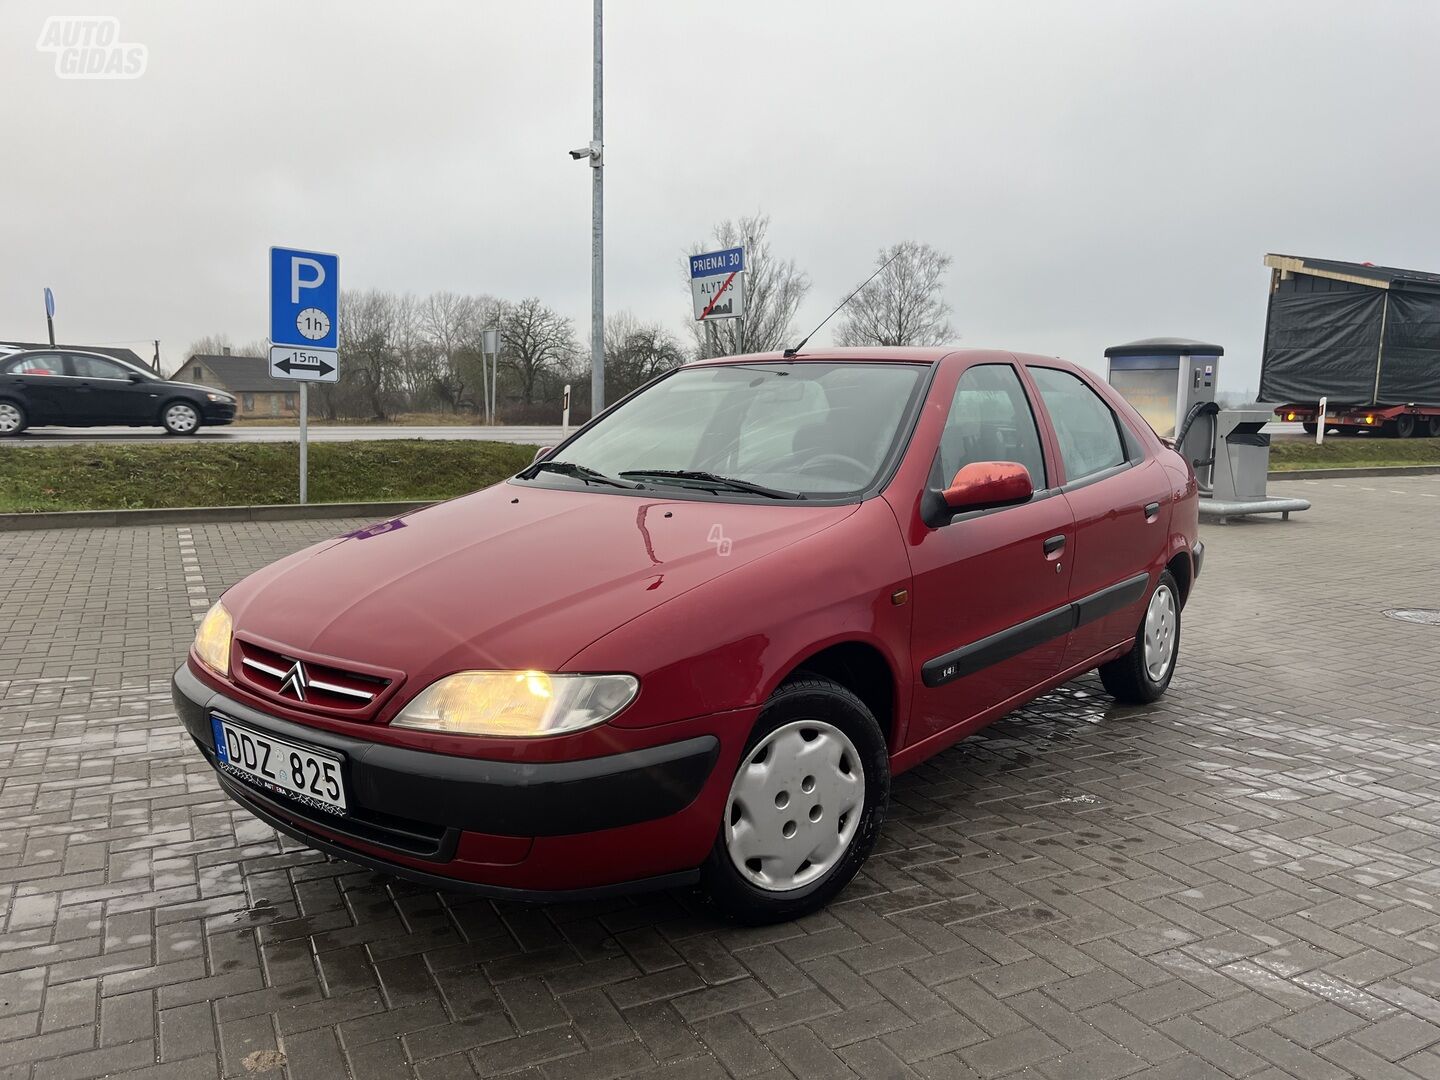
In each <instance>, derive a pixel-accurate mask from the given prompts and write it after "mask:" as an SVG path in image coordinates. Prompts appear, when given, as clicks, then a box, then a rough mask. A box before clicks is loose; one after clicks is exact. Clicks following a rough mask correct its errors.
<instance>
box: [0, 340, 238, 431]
mask: <svg viewBox="0 0 1440 1080" xmlns="http://www.w3.org/2000/svg"><path fill="white" fill-rule="evenodd" d="M234 419H235V398H234V397H233V396H232V395H230V394H227V393H224V392H223V391H220V390H212V389H211V388H210V387H208V386H196V385H195V384H193V383H181V382H170V381H169V380H167V379H162V378H160V376H158V375H156V374H155V373H154V372H152V371H148V370H146V369H145V368H142V367H136V366H135V365H133V364H127V363H125V361H123V360H117V359H115V358H114V357H113V356H102V355H100V354H99V353H88V352H79V351H76V350H73V349H56V350H53V351H52V350H49V349H45V350H40V349H35V350H31V351H29V352H19V353H11V354H10V355H8V356H4V357H0V438H4V437H5V436H7V435H18V434H19V433H20V432H22V431H24V430H25V429H26V428H27V427H40V426H41V425H44V424H60V425H63V426H65V427H94V426H96V425H99V424H116V425H128V426H130V427H163V428H164V429H165V430H166V431H168V432H169V433H170V434H171V435H193V434H195V432H197V431H199V430H200V428H201V426H203V425H206V424H228V423H230V421H232V420H234Z"/></svg>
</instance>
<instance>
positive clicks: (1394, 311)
mask: <svg viewBox="0 0 1440 1080" xmlns="http://www.w3.org/2000/svg"><path fill="white" fill-rule="evenodd" d="M1265 265H1266V266H1268V267H1269V268H1270V298H1269V305H1268V307H1267V309H1266V315H1265V346H1264V351H1263V353H1262V356H1261V361H1260V400H1261V401H1278V402H1282V403H1283V404H1281V405H1279V406H1278V407H1276V409H1275V414H1276V417H1277V418H1278V419H1280V420H1284V421H1290V422H1297V421H1298V422H1299V423H1301V424H1304V425H1305V430H1306V431H1308V432H1311V433H1314V432H1315V431H1316V430H1317V428H1318V427H1319V425H1320V424H1321V423H1323V424H1324V425H1325V427H1326V429H1327V430H1330V429H1334V430H1337V431H1339V432H1340V433H1341V434H1346V435H1350V434H1357V433H1359V432H1361V431H1372V432H1378V433H1379V434H1381V435H1388V436H1391V437H1394V438H1409V437H1411V436H1431V437H1440V274H1430V273H1425V272H1424V271H1420V270H1401V269H1398V268H1396V267H1392V266H1376V265H1374V264H1372V263H1352V262H1339V261H1336V260H1333V259H1311V258H1305V257H1302V256H1296V255H1275V254H1270V255H1266V256H1265ZM1322 399H1323V400H1324V401H1325V402H1326V407H1325V413H1324V415H1323V416H1322V415H1321V414H1320V402H1321V401H1322Z"/></svg>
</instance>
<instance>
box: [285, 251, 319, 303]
mask: <svg viewBox="0 0 1440 1080" xmlns="http://www.w3.org/2000/svg"><path fill="white" fill-rule="evenodd" d="M305 270H309V271H311V272H312V273H313V274H314V275H315V276H314V277H311V278H306V277H304V276H303V274H302V271H305ZM324 284H325V267H323V266H321V265H320V264H319V263H318V262H316V261H315V260H314V259H309V258H306V257H305V256H304V255H293V256H291V258H290V303H292V304H298V303H300V290H301V289H318V288H319V287H320V286H321V285H324Z"/></svg>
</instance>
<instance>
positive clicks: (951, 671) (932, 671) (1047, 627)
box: [920, 574, 1150, 687]
mask: <svg viewBox="0 0 1440 1080" xmlns="http://www.w3.org/2000/svg"><path fill="white" fill-rule="evenodd" d="M1149 584H1150V575H1149V574H1136V575H1135V576H1134V577H1132V578H1126V579H1125V580H1124V581H1121V582H1117V583H1116V584H1114V585H1111V586H1109V587H1108V588H1104V589H1101V590H1100V591H1099V592H1096V593H1091V594H1090V595H1089V596H1086V597H1082V598H1081V599H1080V600H1077V601H1075V602H1074V603H1071V604H1066V605H1065V606H1064V607H1059V608H1056V609H1055V610H1054V611H1047V612H1046V613H1045V614H1043V615H1037V616H1035V618H1033V619H1026V620H1025V621H1024V622H1022V623H1018V624H1016V625H1015V626H1011V627H1009V628H1007V629H1005V630H1001V631H999V632H997V633H994V634H991V635H990V636H989V637H984V638H981V639H980V640H979V641H975V642H971V643H970V644H969V645H962V646H961V647H960V648H958V649H952V650H951V651H950V652H947V653H945V654H943V655H941V656H937V657H935V658H934V659H933V660H927V661H925V663H924V664H923V665H922V666H921V668H920V680H921V681H922V682H923V683H924V684H925V685H926V686H929V687H936V686H944V685H945V684H946V683H948V682H953V681H955V680H956V679H961V678H964V677H965V676H966V675H973V674H975V672H977V671H981V670H983V669H984V668H987V667H990V666H991V665H992V664H998V663H1000V662H1001V661H1004V660H1009V659H1010V658H1011V657H1012V656H1019V655H1020V654H1021V653H1023V652H1026V651H1027V650H1030V649H1033V648H1035V646H1037V645H1043V644H1045V642H1047V641H1050V640H1052V639H1054V638H1057V637H1060V636H1061V635H1063V634H1068V633H1069V632H1070V631H1071V630H1074V629H1075V628H1076V627H1078V626H1084V625H1085V624H1086V623H1089V622H1094V621H1095V620H1096V619H1103V618H1104V617H1105V616H1106V615H1112V614H1114V613H1115V612H1117V611H1122V610H1124V609H1125V608H1127V607H1129V606H1130V605H1131V604H1133V603H1135V602H1136V601H1137V600H1139V599H1140V598H1141V597H1143V596H1144V595H1145V590H1146V588H1148V587H1149Z"/></svg>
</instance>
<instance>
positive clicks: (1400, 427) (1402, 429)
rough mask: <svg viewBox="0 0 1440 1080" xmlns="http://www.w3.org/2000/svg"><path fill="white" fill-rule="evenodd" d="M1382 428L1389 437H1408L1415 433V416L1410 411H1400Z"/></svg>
mask: <svg viewBox="0 0 1440 1080" xmlns="http://www.w3.org/2000/svg"><path fill="white" fill-rule="evenodd" d="M1382 430H1383V431H1384V432H1385V434H1386V435H1389V436H1390V437H1391V438H1394V439H1408V438H1410V436H1411V435H1414V434H1415V417H1414V415H1413V414H1411V413H1401V414H1400V415H1399V416H1397V417H1396V418H1395V419H1394V420H1391V421H1390V422H1389V423H1387V424H1386V425H1385V427H1384V428H1383V429H1382Z"/></svg>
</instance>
